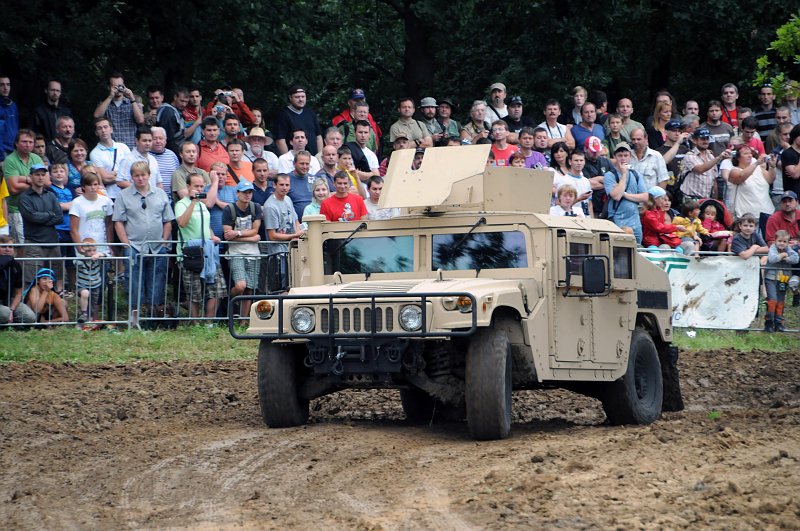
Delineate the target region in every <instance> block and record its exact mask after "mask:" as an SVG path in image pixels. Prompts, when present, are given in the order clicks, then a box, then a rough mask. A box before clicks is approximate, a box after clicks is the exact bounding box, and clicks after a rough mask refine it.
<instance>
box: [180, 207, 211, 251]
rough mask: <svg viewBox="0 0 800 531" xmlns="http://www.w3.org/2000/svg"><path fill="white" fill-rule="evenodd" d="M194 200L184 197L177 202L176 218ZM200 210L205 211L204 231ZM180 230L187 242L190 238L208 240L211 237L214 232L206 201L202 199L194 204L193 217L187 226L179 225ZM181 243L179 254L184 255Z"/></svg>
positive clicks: (184, 240)
mask: <svg viewBox="0 0 800 531" xmlns="http://www.w3.org/2000/svg"><path fill="white" fill-rule="evenodd" d="M191 202H192V200H191V199H189V198H188V197H184V198H183V199H181V200H180V201H178V202H177V203H175V219H177V218H179V217H181V216H182V215H183V213H184V212H186V209H188V208H189V204H190V203H191ZM200 211H202V212H203V231H202V233H201V232H200ZM178 230H180V233H181V237H182V238H183V242H184V243H186V242H188V241H189V240H200V239H203V240H208V239H210V238H211V236H212V235H213V233H212V232H211V216H210V215H209V213H208V208H206V205H205V203H203V202H202V201H197V204H195V205H194V210H193V211H192V218H191V219H190V220H189V223H188V224H187V225H186V226H185V227H180V226H179V227H178ZM181 247H182V246H181V245H178V255H179V256H182V255H183V249H181Z"/></svg>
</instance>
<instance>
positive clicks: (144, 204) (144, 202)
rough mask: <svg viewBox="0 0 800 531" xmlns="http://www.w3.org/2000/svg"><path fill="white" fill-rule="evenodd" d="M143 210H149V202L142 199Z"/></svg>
mask: <svg viewBox="0 0 800 531" xmlns="http://www.w3.org/2000/svg"><path fill="white" fill-rule="evenodd" d="M142 210H147V202H146V201H145V200H144V197H143V198H142Z"/></svg>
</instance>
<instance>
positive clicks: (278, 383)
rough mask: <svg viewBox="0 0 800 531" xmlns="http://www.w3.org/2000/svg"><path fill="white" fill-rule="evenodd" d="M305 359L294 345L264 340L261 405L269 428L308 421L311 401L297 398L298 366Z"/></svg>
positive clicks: (260, 355) (260, 368)
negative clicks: (309, 402)
mask: <svg viewBox="0 0 800 531" xmlns="http://www.w3.org/2000/svg"><path fill="white" fill-rule="evenodd" d="M301 360H302V356H300V355H298V354H297V353H296V352H294V349H293V348H292V347H291V346H284V345H276V344H273V343H272V342H270V341H262V342H261V346H260V347H259V350H258V402H259V405H260V406H261V416H262V417H263V418H264V422H265V423H266V424H267V426H269V427H270V428H288V427H290V426H300V425H302V424H305V423H306V422H308V400H304V399H302V398H300V396H299V395H298V370H297V368H298V363H300V361H301Z"/></svg>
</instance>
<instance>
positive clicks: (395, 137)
mask: <svg viewBox="0 0 800 531" xmlns="http://www.w3.org/2000/svg"><path fill="white" fill-rule="evenodd" d="M398 138H405V139H406V140H408V135H407V134H405V133H392V134H391V138H390V140H391V141H392V142H394V141H395V140H397V139H398Z"/></svg>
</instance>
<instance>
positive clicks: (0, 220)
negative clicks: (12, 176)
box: [0, 179, 8, 228]
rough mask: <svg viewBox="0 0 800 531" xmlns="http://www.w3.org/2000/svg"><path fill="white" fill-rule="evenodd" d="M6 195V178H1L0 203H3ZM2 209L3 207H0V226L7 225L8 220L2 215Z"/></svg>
mask: <svg viewBox="0 0 800 531" xmlns="http://www.w3.org/2000/svg"><path fill="white" fill-rule="evenodd" d="M6 197H8V186H6V180H5V179H3V182H2V183H0V205H3V204H5V202H6ZM4 210H5V208H0V228H2V227H5V226H7V225H8V221H6V217H5V216H4V215H3V211H4Z"/></svg>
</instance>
